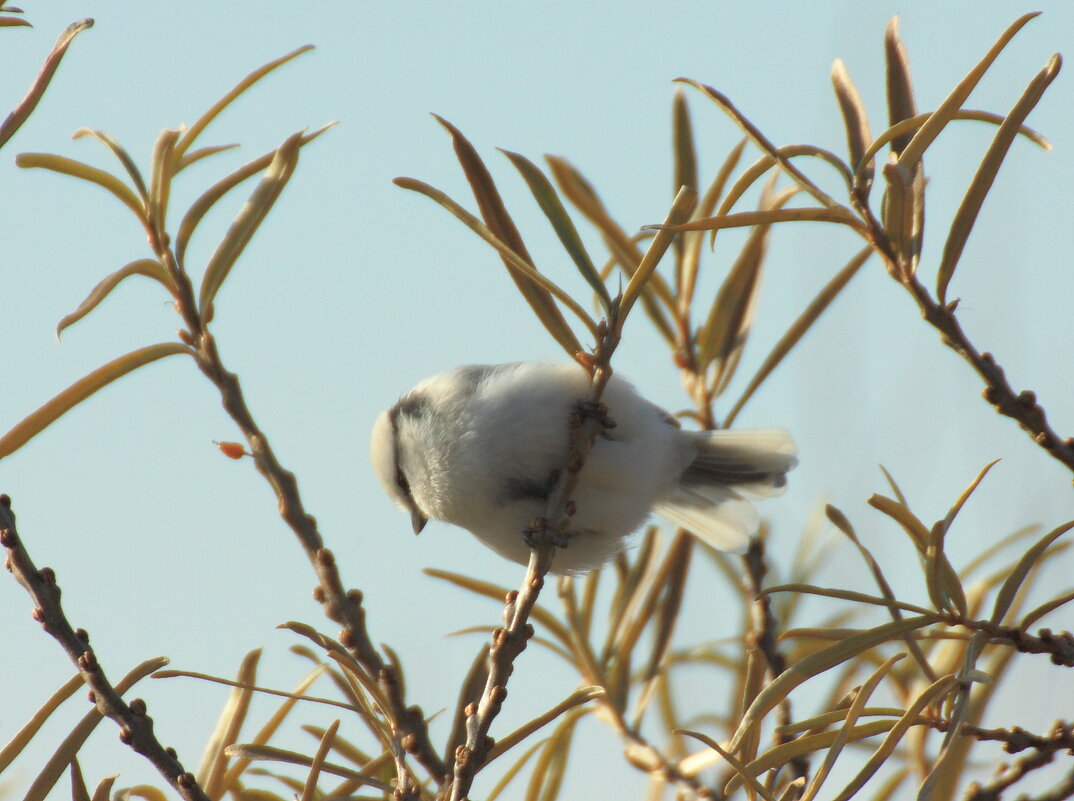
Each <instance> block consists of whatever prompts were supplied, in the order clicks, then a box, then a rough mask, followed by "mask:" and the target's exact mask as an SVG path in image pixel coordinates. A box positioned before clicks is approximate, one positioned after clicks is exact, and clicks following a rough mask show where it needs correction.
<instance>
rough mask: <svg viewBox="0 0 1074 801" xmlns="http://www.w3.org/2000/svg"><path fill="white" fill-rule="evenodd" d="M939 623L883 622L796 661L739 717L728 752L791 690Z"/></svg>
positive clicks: (923, 618) (929, 618)
mask: <svg viewBox="0 0 1074 801" xmlns="http://www.w3.org/2000/svg"><path fill="white" fill-rule="evenodd" d="M939 620H941V617H940V616H939V615H918V616H916V617H911V618H905V619H904V620H899V621H894V622H891V623H885V624H884V625H882V626H877V627H876V628H873V629H870V630H868V631H865V632H862V633H861V634H857V635H853V636H851V637H847V638H846V639H845V640H843V641H842V642H838V643H836V644H834V645H830V646H828V647H827V648H822V649H821V650H820V651H817V652H815V653H812V654H810V655H809V656H806V657H804V658H803V659H800V660H798V661H797V662H795V663H794V664H793V665H790V666H789V667H788V668H787V669H786V670H785V671H783V673H781V674H780V675H779V676H778V677H776V679H774V680H773V681H772V683H771V684H769V685H768V686H767V687H765V688H764V690H762V691H761V693H760V695H758V696H757V698H756V699H754V702H753V703H752V704H750V708H749V709H748V710H746V714H745V715H743V716H742V722H741V723H740V724H739V726H738V730H737V731H736V732H735V736H734V737H733V738H732V740H731V746H730V750H731V751H735V750H737V749H738V745H739V743H740V742H741V741H742V739H743V738H744V737H745V736H746V735H747V734H749V732H750V730H751V729H752V728H753V727H754V726H757V725H760V723H761V721H762V720H763V719H764V716H765V715H767V714H768V713H769V712H770V711H772V710H773V709H774V708H775V707H776V706H777V705H779V703H780V702H781V701H782V700H783V699H784V698H786V697H787V696H788V695H789V694H790V692H791V690H793V689H794V688H795V687H797V686H798V685H799V684H801V683H802V682H804V681H806V680H807V679H810V678H812V677H813V676H816V675H819V674H820V673H823V672H824V671H826V670H829V669H830V668H832V667H835V666H836V665H839V664H842V663H843V662H846V661H847V660H849V659H853V658H854V657H856V656H857V655H859V654H861V653H863V652H865V651H868V650H869V649H870V648H875V647H876V646H877V645H880V644H882V643H885V642H889V641H891V640H893V639H897V638H899V637H901V636H902V635H903V633H904V632H908V631H915V630H917V629H919V628H922V627H924V626H928V625H931V624H932V623H936V622H938V621H939Z"/></svg>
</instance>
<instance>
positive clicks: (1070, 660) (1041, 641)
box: [947, 616, 1074, 667]
mask: <svg viewBox="0 0 1074 801" xmlns="http://www.w3.org/2000/svg"><path fill="white" fill-rule="evenodd" d="M947 622H948V623H949V625H959V626H964V627H965V628H968V629H972V630H973V631H982V632H984V633H985V634H987V635H988V636H989V638H990V639H991V642H998V643H1006V644H1008V645H1012V646H1014V648H1016V649H1017V650H1019V651H1021V652H1022V653H1026V654H1049V655H1051V658H1052V663H1053V664H1056V665H1062V666H1064V667H1074V634H1072V633H1071V632H1069V631H1064V632H1061V633H1059V634H1055V633H1053V632H1052V630H1051V629H1041V630H1040V631H1038V632H1037V636H1036V637H1034V636H1033V635H1032V634H1029V633H1027V632H1025V631H1022V630H1021V629H1020V628H1017V627H1015V626H1000V625H997V624H995V623H991V622H989V621H987V620H974V619H972V618H964V617H961V616H951V617H950V620H949V621H947Z"/></svg>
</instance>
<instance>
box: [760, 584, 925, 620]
mask: <svg viewBox="0 0 1074 801" xmlns="http://www.w3.org/2000/svg"><path fill="white" fill-rule="evenodd" d="M777 592H795V593H805V594H807V595H819V596H821V597H824V598H837V599H839V600H841V601H853V602H854V603H859V604H874V605H875V606H883V607H890V606H891V605H892V604H894V606H895V607H896V608H898V609H902V610H903V611H904V612H913V613H914V614H918V615H931V614H932V610H931V609H925V608H924V607H923V606H918V605H917V604H910V603H905V602H903V601H895V600H888V599H885V598H880V597H877V596H875V595H867V594H865V593H863V592H854V591H853V590H842V589H838V588H834V587H816V586H813V585H812V584H799V583H794V584H777V585H776V586H774V587H765V588H764V590H762V591H761V593H760V594H761V595H773V594H774V593H777Z"/></svg>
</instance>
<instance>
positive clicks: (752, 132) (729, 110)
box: [675, 78, 839, 208]
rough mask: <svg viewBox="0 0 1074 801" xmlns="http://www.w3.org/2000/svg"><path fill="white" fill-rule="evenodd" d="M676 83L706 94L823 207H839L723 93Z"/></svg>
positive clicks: (677, 79)
mask: <svg viewBox="0 0 1074 801" xmlns="http://www.w3.org/2000/svg"><path fill="white" fill-rule="evenodd" d="M675 80H676V81H679V82H682V83H687V84H689V85H691V86H693V87H695V88H697V89H699V90H700V91H701V92H702V93H704V94H705V95H706V96H707V97H708V98H709V99H711V100H712V101H713V102H715V103H716V105H718V106H719V107H720V108H721V109H723V111H724V112H725V113H726V114H727V115H728V116H729V117H731V119H733V120H734V121H735V122H736V123H737V124H738V126H739V127H740V128H742V130H743V131H744V132H745V133H746V135H747V136H748V137H749V138H750V139H751V140H753V143H754V144H756V145H757V146H758V147H759V148H760V149H761V150H762V151H764V152H765V153H767V154H768V155H769V156H771V157H772V158H774V159H775V160H776V161H777V162H778V163H779V166H781V167H782V168H783V170H784V172H786V173H787V174H788V175H789V176H791V177H792V178H793V179H794V180H795V182H796V183H797V184H798V185H799V186H801V187H802V189H804V190H805V191H806V192H807V193H809V194H810V195H812V196H813V197H815V198H816V199H817V200H818V201H820V203H821V205H823V206H827V207H829V208H831V207H834V206H838V205H839V204H838V203H836V202H835V201H834V200H832V198H831V197H829V196H828V195H827V193H825V192H824V191H823V190H821V188H820V187H818V186H817V185H816V184H815V183H813V182H812V181H811V180H809V178H807V177H806V176H805V174H804V173H803V172H802V171H801V170H799V169H798V168H797V167H795V166H794V165H793V164H791V162H790V160H789V159H788V158H786V157H785V156H784V155H783V154H781V153H780V150H779V148H777V147H776V146H775V145H774V144H772V142H770V141H769V140H768V138H767V137H766V136H765V135H764V134H763V133H761V130H760V129H759V128H758V127H757V126H756V125H754V124H753V123H752V122H750V120H749V119H748V118H747V117H746V116H745V115H744V114H743V113H742V112H741V111H739V110H738V109H737V108H735V105H734V104H733V103H732V102H731V101H730V99H728V97H727V96H726V95H725V94H723V93H722V92H718V91H716V90H715V89H713V88H712V87H711V86H706V85H705V84H703V83H701V82H699V81H693V80H690V79H689V78H676V79H675Z"/></svg>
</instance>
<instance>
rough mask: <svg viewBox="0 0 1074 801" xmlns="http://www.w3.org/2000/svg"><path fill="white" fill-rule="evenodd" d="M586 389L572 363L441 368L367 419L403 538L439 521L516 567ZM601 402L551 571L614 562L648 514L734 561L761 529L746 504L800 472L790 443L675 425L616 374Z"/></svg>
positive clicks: (762, 433) (526, 551)
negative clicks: (408, 527) (600, 417)
mask: <svg viewBox="0 0 1074 801" xmlns="http://www.w3.org/2000/svg"><path fill="white" fill-rule="evenodd" d="M590 381H591V380H590V376H589V373H588V372H587V371H586V370H584V369H583V368H582V367H581V366H579V365H578V364H572V363H561V364H557V363H543V362H515V363H511V364H495V365H463V366H460V367H455V368H453V369H450V370H446V371H444V372H441V373H439V374H437V375H434V376H432V377H430V378H427V379H425V380H423V381H421V382H420V383H418V384H417V385H416V386H415V387H414V388H413V389H412V390H410V391H409V392H407V393H406V394H404V395H403V396H402V397H401V398H400V399H399V401H398V402H397V403H396V404H395V405H393V406H392V407H391V408H389V409H387V410H385V411H384V412H382V413H381V414H380V415H379V416H378V417H377V419H376V422H375V423H374V425H373V431H372V436H371V441H370V456H371V459H372V463H373V469H374V472H375V473H376V475H377V478H378V479H379V481H380V483H381V485H382V486H383V487H384V490H385V491H386V492H387V494H388V496H389V497H390V498H391V500H392V501H394V502H395V504H396V505H398V506H400V507H402V508H403V509H404V510H406V511H408V512H409V513H410V518H411V523H412V526H413V529H414V532H415V533H420V532H421V530H422V529H423V528H424V527H425V525H426V523H427V522H428V521H429V520H440V521H444V522H447V523H451V524H454V525H456V526H458V527H460V528H463V529H466V530H467V531H469V532H470V533H471V534H473V535H474V536H475V537H476V538H477V539H478V540H480V541H481V542H483V543H484V544H485V545H487V546H488V547H490V548H491V549H492V550H493V551H495V552H496V553H498V554H500V555H501V556H503V557H504V558H506V559H509V560H511V561H513V562H518V563H520V564H527V562H528V560H529V556H530V551H531V548H530V545H529V544H528V541H530V540H531V538H528V537H526V536H525V535H524V532H526V531H527V530H530V531H532V529H531V527H532V525H533V523H534V521H535V520H536V519H538V518H540V517H541V516H542V515H543V514H544V513H545V509H546V506H547V502H548V498H549V495H550V493H551V491H552V488H553V486H554V485H555V483H556V481H557V480H558V477H559V475H560V471H561V470H562V469H563V468H564V467H565V465H566V463H567V458H568V438H569V421H570V419H571V415H572V414H576V413H578V412H579V411H581V412H582V413H585V412H586V404H585V399H586V397H587V395H588V392H589V389H590ZM601 400H602V403H603V408H602V409H601V412H603V411H604V410H605V409H606V420H605V422H606V425H605V426H603V427H602V431H601V432H600V433H599V435H598V436H597V438H596V440H595V441H594V444H593V447H592V449H591V450H590V453H589V455H588V457H587V459H586V461H585V464H584V465H583V466H582V468H581V471H580V472H579V473H578V479H577V484H576V486H575V489H574V492H573V493H572V496H571V499H572V500H573V510H574V513H573V515H572V516H571V517H570V518H569V522H568V526H567V530H566V531H565V532H563V533H564V534H565V537H566V545H565V547H564V548H562V549H556V554H555V556H554V558H553V562H552V567H551V572H553V573H557V574H567V575H570V574H578V573H584V572H587V571H589V570H592V569H594V568H596V567H599V566H600V565H602V564H604V563H606V562H607V561H609V560H610V559H613V558H614V557H615V556H616V555H618V554H619V553H621V552H623V551H624V550H625V549H626V548H627V547H629V543H630V541H631V534H633V533H634V532H635V531H637V530H638V529H639V528H640V527H641V526H642V524H643V523H644V522H645V521H646V520H647V519H648V518H649V516H650V514H651V513H652V512H653V511H654V510H655V511H656V512H657V513H659V514H661V515H663V516H664V517H667V518H669V519H670V520H671V521H672V522H674V523H676V524H678V525H679V526H681V527H682V528H684V529H685V530H687V531H689V532H690V533H692V534H693V535H695V536H696V537H697V538H699V539H700V540H702V541H703V542H705V543H707V544H709V545H711V546H712V547H714V548H717V549H719V550H723V551H730V552H735V553H742V552H744V551H745V550H746V548H747V546H748V544H749V541H750V539H751V537H753V536H754V535H755V534H756V533H757V531H758V528H759V517H758V514H757V511H756V509H755V508H754V506H753V504H752V502H751V501H752V500H757V499H761V498H765V497H768V496H772V495H777V494H779V493H781V492H782V491H783V490H784V488H785V486H786V483H787V478H786V476H787V472H788V471H789V470H791V469H792V468H793V467H794V466H795V465H796V464H797V463H798V458H797V454H798V450H797V447H796V446H795V443H794V440H793V438H792V437H791V435H790V433H789V432H787V431H786V430H784V429H782V428H761V429H750V430H746V429H743V430H736V429H721V430H716V431H691V430H686V429H683V428H682V427H681V426H680V425H679V423H678V421H677V420H676V419H675V418H674V417H673V416H671V415H670V414H668V413H667V412H665V411H664V410H663V409H661V408H660V407H658V406H656V405H655V404H653V403H651V402H650V401H648V400H646V399H645V398H644V397H642V396H641V395H640V394H639V393H638V392H637V391H636V390H635V389H634V387H633V386H632V385H631V384H630V383H629V382H628V381H627V380H626V379H624V378H622V377H621V376H620V375H619V374H618V373H614V374H613V375H612V377H611V379H610V380H609V381H608V383H607V385H606V387H605V390H604V393H603V397H602V399H601ZM590 411H593V410H590ZM594 413H595V412H594Z"/></svg>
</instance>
